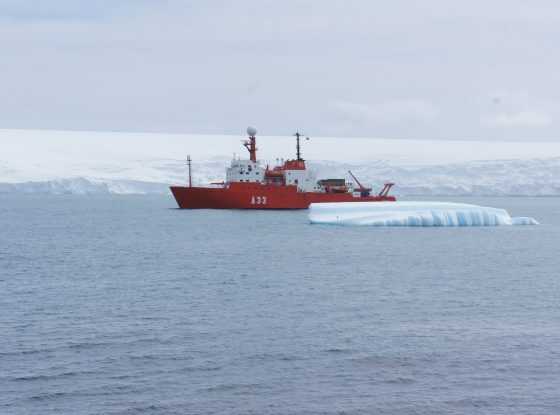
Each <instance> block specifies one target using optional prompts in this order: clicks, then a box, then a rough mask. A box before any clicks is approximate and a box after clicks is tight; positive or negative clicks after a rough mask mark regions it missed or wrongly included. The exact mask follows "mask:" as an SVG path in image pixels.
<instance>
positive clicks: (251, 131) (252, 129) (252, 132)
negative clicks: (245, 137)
mask: <svg viewBox="0 0 560 415" xmlns="http://www.w3.org/2000/svg"><path fill="white" fill-rule="evenodd" d="M247 134H249V137H254V136H256V135H257V129H256V128H255V127H247Z"/></svg>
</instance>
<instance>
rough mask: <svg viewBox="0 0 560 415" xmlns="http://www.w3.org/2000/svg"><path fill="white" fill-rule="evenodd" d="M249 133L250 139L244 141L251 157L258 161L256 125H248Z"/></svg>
mask: <svg viewBox="0 0 560 415" xmlns="http://www.w3.org/2000/svg"><path fill="white" fill-rule="evenodd" d="M247 134H248V135H249V139H248V140H245V141H244V142H243V145H244V146H245V148H246V149H247V150H248V151H249V158H250V159H251V161H252V162H254V163H256V162H257V139H256V138H255V136H256V135H257V129H256V128H255V127H247Z"/></svg>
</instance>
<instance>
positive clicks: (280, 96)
mask: <svg viewBox="0 0 560 415" xmlns="http://www.w3.org/2000/svg"><path fill="white" fill-rule="evenodd" d="M53 3H56V4H58V6H57V7H56V9H54V10H52V9H50V8H49V7H50V6H49V7H47V6H46V5H47V4H53ZM538 4H539V6H538V7H537V6H535V5H534V4H530V3H528V2H525V1H520V0H519V1H503V0H497V1H493V2H485V1H480V0H478V1H472V2H468V3H457V2H449V1H444V0H431V1H427V2H417V1H395V2H384V3H377V2H370V1H365V0H364V1H349V2H340V1H334V0H325V1H290V2H277V1H264V0H263V1H243V0H240V1H236V2H230V1H211V0H210V1H204V2H189V1H175V0H169V1H162V2H159V1H158V2H154V1H152V2H143V1H139V2H138V1H126V0H124V1H122V2H120V1H111V2H110V1H97V2H96V1H91V0H90V1H85V0H83V1H82V0H74V1H70V0H68V1H64V0H63V1H60V2H48V1H43V2H37V1H28V0H19V1H17V2H15V1H11V2H10V1H8V2H6V1H5V0H4V1H2V0H0V10H2V16H4V17H5V16H7V15H10V13H11V14H12V16H16V15H17V16H18V18H17V19H14V18H12V19H8V20H7V21H6V22H4V23H3V24H2V25H1V26H0V49H1V50H2V52H3V62H2V63H3V64H2V72H3V73H2V75H3V76H2V77H0V90H1V91H2V94H3V96H4V97H5V99H3V100H1V101H0V126H1V127H5V128H10V127H16V128H57V129H94V130H130V131H166V132H201V133H241V132H242V131H243V129H244V127H245V124H247V123H248V122H251V123H255V124H256V125H257V127H259V130H260V131H262V132H263V133H266V134H285V133H290V132H292V130H293V129H294V128H302V129H305V130H306V131H307V132H308V133H309V134H312V135H313V134H315V135H339V136H340V135H343V136H344V135H354V136H356V135H358V136H378V137H395V138H481V139H549V140H553V139H556V138H557V137H558V136H559V128H560V127H559V126H558V123H557V121H556V120H557V119H558V116H559V115H560V114H559V111H558V109H557V108H560V105H559V100H560V96H559V94H558V92H557V91H556V88H555V86H556V85H558V84H559V81H560V73H558V71H557V69H556V68H557V67H558V63H559V62H558V61H559V58H558V57H557V53H556V49H557V47H556V39H557V38H558V30H559V29H558V27H560V25H559V23H560V10H559V9H558V8H557V7H556V2H552V1H550V2H546V1H543V2H539V3H538ZM55 15H58V16H59V17H60V18H57V19H48V17H49V16H55ZM38 16H45V18H44V19H42V18H38ZM91 16H94V17H95V18H92V17H91ZM496 91H498V92H496ZM511 91H513V92H511ZM515 91H524V92H523V94H525V98H524V99H509V98H508V94H510V93H511V94H516V92H515ZM498 93H499V94H501V95H496V94H498ZM493 96H498V97H502V98H500V99H501V102H500V104H499V105H501V106H502V107H500V108H496V106H497V104H496V103H495V99H494V98H492V97H493ZM504 97H505V98H504ZM506 105H507V106H506ZM354 111H355V112H354ZM536 113H538V114H545V115H546V120H547V121H546V122H540V124H539V123H538V122H533V123H532V124H531V122H526V123H525V124H524V126H523V128H512V126H511V123H510V124H508V123H507V122H497V123H496V122H494V123H492V121H491V120H492V119H495V118H496V117H499V116H500V114H510V115H511V114H525V115H524V116H521V118H519V117H518V119H523V118H524V117H525V119H526V121H527V120H528V119H529V118H531V117H527V114H533V115H534V114H536ZM537 118H538V117H537ZM537 118H535V117H534V116H533V121H534V120H536V119H537ZM498 119H500V118H498ZM543 119H544V118H541V121H542V120H543ZM481 120H486V121H481ZM503 120H505V118H502V121H503ZM506 124H507V127H506ZM514 125H515V123H514ZM517 126H520V124H519V123H517Z"/></svg>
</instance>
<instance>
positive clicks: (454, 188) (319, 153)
mask: <svg viewBox="0 0 560 415" xmlns="http://www.w3.org/2000/svg"><path fill="white" fill-rule="evenodd" d="M243 138H244V136H243V129H240V134H239V135H237V136H209V135H194V134H190V135H189V134H185V135H181V134H156V133H112V132H84V131H50V130H46V131H40V130H0V143H1V150H0V192H37V191H38V192H48V193H97V192H103V193H106V192H109V193H161V192H166V191H167V187H168V186H169V185H170V184H182V183H186V181H187V177H186V176H187V173H186V163H185V158H186V156H187V154H190V155H191V157H192V158H193V181H194V183H195V184H204V183H208V182H211V181H221V180H223V179H224V176H225V168H226V166H227V165H228V164H229V161H230V159H231V157H232V154H234V153H237V154H238V155H240V156H241V157H247V155H246V151H245V149H244V148H243V147H242V146H241V140H242V139H243ZM257 139H258V148H259V158H260V159H261V160H263V161H264V162H265V163H266V162H269V163H270V164H274V163H275V159H276V158H293V157H294V153H295V139H294V138H293V137H290V136H286V137H271V136H260V135H259V136H258V138H257ZM303 156H304V157H305V158H306V159H307V160H308V164H309V166H310V167H312V168H314V169H316V170H317V172H318V177H319V178H329V177H347V178H348V174H347V171H348V170H352V171H353V172H354V173H355V174H356V176H357V177H358V178H359V179H360V180H361V181H362V183H364V184H370V185H372V186H373V187H374V188H380V187H381V186H382V184H383V182H385V181H392V182H395V183H396V184H397V185H396V187H395V190H394V193H395V194H396V195H398V196H400V195H560V142H536V141H535V142H481V141H452V140H449V141H445V140H439V141H435V140H397V139H376V138H332V137H328V138H325V137H312V138H311V140H310V141H305V142H304V143H303Z"/></svg>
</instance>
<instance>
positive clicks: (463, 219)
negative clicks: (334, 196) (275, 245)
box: [309, 202, 538, 226]
mask: <svg viewBox="0 0 560 415" xmlns="http://www.w3.org/2000/svg"><path fill="white" fill-rule="evenodd" d="M309 220H310V221H311V223H317V224H329V225H369V226H501V225H538V222H537V221H536V220H535V219H533V218H530V217H514V218H512V217H511V216H510V215H509V213H508V212H507V211H506V210H505V209H497V208H492V207H485V206H477V205H470V204H465V203H447V202H348V203H312V204H311V206H310V207H309Z"/></svg>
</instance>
